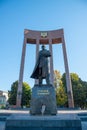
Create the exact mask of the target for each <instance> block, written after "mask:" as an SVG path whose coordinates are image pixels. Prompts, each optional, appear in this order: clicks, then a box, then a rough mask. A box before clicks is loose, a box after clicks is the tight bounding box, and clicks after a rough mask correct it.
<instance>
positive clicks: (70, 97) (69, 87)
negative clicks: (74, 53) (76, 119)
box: [62, 36, 74, 108]
mask: <svg viewBox="0 0 87 130" xmlns="http://www.w3.org/2000/svg"><path fill="white" fill-rule="evenodd" d="M62 49H63V56H64V65H65V72H66V85H67V95H68V105H69V108H74V101H73V92H72V84H71V78H70V74H69V67H68V60H67V53H66V46H65V40H64V36H63V37H62Z"/></svg>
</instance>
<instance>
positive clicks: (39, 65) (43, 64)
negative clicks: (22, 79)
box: [31, 45, 51, 84]
mask: <svg viewBox="0 0 87 130" xmlns="http://www.w3.org/2000/svg"><path fill="white" fill-rule="evenodd" d="M50 56H51V53H50V51H48V50H47V49H45V46H44V45H42V50H41V51H39V54H38V58H37V61H36V65H35V68H34V71H33V73H32V75H31V78H34V79H39V84H42V80H43V79H46V83H47V84H50V80H49V63H48V57H50Z"/></svg>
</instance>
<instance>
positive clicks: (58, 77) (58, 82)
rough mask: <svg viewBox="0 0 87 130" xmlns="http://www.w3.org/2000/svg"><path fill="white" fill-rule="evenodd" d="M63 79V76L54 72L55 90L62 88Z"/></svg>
mask: <svg viewBox="0 0 87 130" xmlns="http://www.w3.org/2000/svg"><path fill="white" fill-rule="evenodd" d="M61 78H62V76H61V74H60V72H59V71H57V70H55V71H54V86H55V89H57V88H58V87H60V86H62V81H61Z"/></svg>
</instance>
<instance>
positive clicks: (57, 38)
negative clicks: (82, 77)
mask: <svg viewBox="0 0 87 130" xmlns="http://www.w3.org/2000/svg"><path fill="white" fill-rule="evenodd" d="M60 43H61V44H62V50H63V57H64V66H65V73H66V86H67V96H68V106H69V108H74V101H73V92H72V84H71V78H70V74H69V66H68V59H67V52H66V45H65V38H64V30H63V29H58V30H52V31H35V30H28V29H25V30H24V41H23V48H22V56H21V65H20V73H19V81H18V90H17V99H16V106H17V107H18V108H19V107H21V99H22V82H23V74H24V63H25V54H26V44H36V58H37V55H38V52H39V45H40V44H48V45H49V50H50V52H51V58H50V75H51V77H50V80H51V83H52V84H53V82H54V74H53V73H54V72H53V71H54V69H53V51H52V44H60Z"/></svg>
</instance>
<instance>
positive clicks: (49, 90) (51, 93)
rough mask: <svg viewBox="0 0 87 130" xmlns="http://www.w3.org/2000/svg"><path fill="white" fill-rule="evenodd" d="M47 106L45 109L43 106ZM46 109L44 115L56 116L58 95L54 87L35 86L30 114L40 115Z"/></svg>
mask: <svg viewBox="0 0 87 130" xmlns="http://www.w3.org/2000/svg"><path fill="white" fill-rule="evenodd" d="M43 105H45V109H44V108H42V106H43ZM42 109H44V113H43V114H44V115H56V113H57V106H56V94H55V90H54V87H53V86H52V85H41V86H40V85H34V87H33V89H32V97H31V105H30V114H32V115H38V114H39V115H40V114H42V113H41V111H42Z"/></svg>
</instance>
